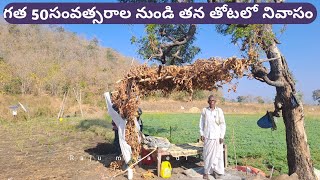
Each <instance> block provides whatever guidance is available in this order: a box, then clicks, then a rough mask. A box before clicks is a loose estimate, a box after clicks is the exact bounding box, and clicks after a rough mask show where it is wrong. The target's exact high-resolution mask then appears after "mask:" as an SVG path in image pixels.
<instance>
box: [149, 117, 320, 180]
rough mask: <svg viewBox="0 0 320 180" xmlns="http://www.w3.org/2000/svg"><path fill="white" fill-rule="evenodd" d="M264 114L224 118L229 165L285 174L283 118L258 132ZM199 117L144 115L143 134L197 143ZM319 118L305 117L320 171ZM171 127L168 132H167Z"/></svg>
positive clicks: (176, 141)
mask: <svg viewBox="0 0 320 180" xmlns="http://www.w3.org/2000/svg"><path fill="white" fill-rule="evenodd" d="M261 116H263V115H226V116H225V118H226V123H227V132H226V137H225V140H226V144H227V146H228V162H229V164H230V165H231V166H235V165H248V166H253V167H256V168H259V169H262V170H263V171H264V172H266V174H270V172H271V169H272V168H274V170H275V175H276V174H282V173H287V172H288V167H287V157H286V154H287V152H286V141H285V127H284V123H283V120H282V118H278V119H277V127H278V128H277V130H275V131H271V129H261V128H259V127H258V126H257V120H258V119H259V118H260V117H261ZM199 118H200V115H199V114H155V113H153V114H144V115H143V119H144V125H145V128H144V133H145V134H149V135H153V136H160V137H167V138H168V139H169V140H170V141H171V143H175V144H182V143H190V142H197V140H198V139H199V138H200V135H199V125H198V123H199ZM319 126H320V118H319V117H307V118H306V131H307V135H308V143H309V145H310V150H311V155H312V160H313V162H314V165H315V167H316V168H317V169H319V168H320V142H319V140H318V139H317V137H319V136H320V132H319V131H318V130H317V127H319ZM170 128H171V133H170Z"/></svg>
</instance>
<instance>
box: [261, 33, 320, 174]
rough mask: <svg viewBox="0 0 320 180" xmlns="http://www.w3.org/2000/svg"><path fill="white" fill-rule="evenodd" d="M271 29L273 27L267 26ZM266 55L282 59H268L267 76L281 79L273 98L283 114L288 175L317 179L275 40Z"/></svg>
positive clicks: (299, 111)
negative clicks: (281, 84) (277, 102)
mask: <svg viewBox="0 0 320 180" xmlns="http://www.w3.org/2000/svg"><path fill="white" fill-rule="evenodd" d="M268 30H269V31H270V32H272V28H268ZM264 50H265V52H266V54H267V57H268V58H276V57H279V56H281V57H282V58H280V59H277V60H274V61H270V62H269V63H270V68H271V70H270V73H269V74H268V77H269V79H270V80H272V81H279V80H280V81H282V82H283V83H284V85H283V86H281V87H276V91H277V97H276V99H278V100H280V102H281V105H282V107H281V109H282V116H283V120H284V124H285V127H286V143H287V160H288V167H289V175H291V174H293V173H297V174H298V176H299V179H303V180H311V179H317V178H316V176H315V174H314V171H313V164H312V161H311V155H310V150H309V145H308V143H307V135H306V132H305V126H304V112H303V105H302V103H300V104H299V105H298V106H295V105H294V104H293V103H292V98H293V94H294V93H295V92H296V91H295V83H294V81H293V77H292V76H291V74H290V71H289V68H288V66H287V62H286V60H285V58H284V57H283V56H282V54H281V52H280V50H279V49H278V47H277V45H276V43H275V42H273V43H271V45H270V46H268V47H267V48H264Z"/></svg>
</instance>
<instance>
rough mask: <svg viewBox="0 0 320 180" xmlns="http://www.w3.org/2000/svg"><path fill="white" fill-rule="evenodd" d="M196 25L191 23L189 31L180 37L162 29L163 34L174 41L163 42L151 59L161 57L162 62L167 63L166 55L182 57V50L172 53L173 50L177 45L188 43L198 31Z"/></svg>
mask: <svg viewBox="0 0 320 180" xmlns="http://www.w3.org/2000/svg"><path fill="white" fill-rule="evenodd" d="M196 29H197V27H196V25H195V24H191V25H190V27H189V29H188V32H186V33H185V34H184V35H183V36H182V37H180V38H179V39H176V38H174V37H172V36H170V35H168V34H167V33H166V32H165V30H161V32H160V33H161V36H165V37H167V38H168V39H170V40H171V41H172V42H170V43H163V44H160V46H159V48H158V52H159V53H158V54H152V55H151V57H150V58H149V59H152V58H159V59H160V60H161V63H162V64H166V62H167V61H166V57H167V56H172V57H174V58H177V59H180V60H181V59H182V57H181V56H179V54H180V50H178V51H176V52H175V53H174V54H171V53H172V52H171V50H172V49H173V48H174V47H177V46H182V45H184V44H186V43H188V42H189V41H190V40H191V39H192V38H193V36H194V35H195V33H196Z"/></svg>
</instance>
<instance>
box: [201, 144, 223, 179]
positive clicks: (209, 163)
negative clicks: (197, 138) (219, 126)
mask: <svg viewBox="0 0 320 180" xmlns="http://www.w3.org/2000/svg"><path fill="white" fill-rule="evenodd" d="M203 159H204V173H205V174H212V173H213V171H214V172H216V173H218V174H224V162H223V143H222V144H220V143H219V139H205V141H204V146H203Z"/></svg>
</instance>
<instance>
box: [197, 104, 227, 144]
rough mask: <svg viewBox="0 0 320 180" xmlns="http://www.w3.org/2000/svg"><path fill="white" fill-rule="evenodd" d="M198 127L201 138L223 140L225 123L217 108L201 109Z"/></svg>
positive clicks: (221, 112)
mask: <svg viewBox="0 0 320 180" xmlns="http://www.w3.org/2000/svg"><path fill="white" fill-rule="evenodd" d="M199 126H200V135H201V136H204V137H205V138H207V139H219V138H222V139H223V138H224V135H225V133H226V123H225V119H224V114H223V111H222V109H221V108H218V107H215V109H213V110H211V109H210V107H206V108H203V110H202V113H201V117H200V123H199Z"/></svg>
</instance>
